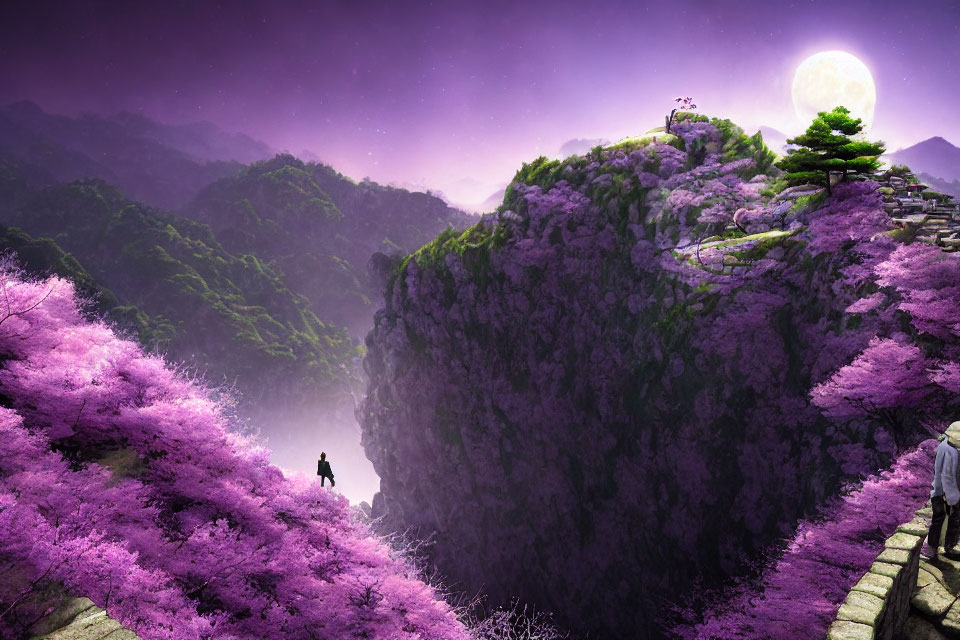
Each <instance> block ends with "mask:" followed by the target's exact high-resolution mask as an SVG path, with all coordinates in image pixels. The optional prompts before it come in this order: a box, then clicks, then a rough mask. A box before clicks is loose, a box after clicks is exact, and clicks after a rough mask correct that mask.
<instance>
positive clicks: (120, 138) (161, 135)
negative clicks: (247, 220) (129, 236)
mask: <svg viewBox="0 0 960 640" xmlns="http://www.w3.org/2000/svg"><path fill="white" fill-rule="evenodd" d="M0 152H3V153H11V154H14V155H16V156H19V157H20V158H22V159H23V160H25V161H27V162H29V163H31V164H34V165H37V166H40V167H43V168H44V169H46V170H47V171H49V172H50V174H51V175H53V176H54V177H55V178H56V179H58V180H61V181H69V180H76V179H79V178H87V177H98V178H101V179H103V180H106V181H107V182H110V183H111V184H114V185H116V186H118V187H120V188H121V189H123V191H124V192H125V193H127V194H128V195H129V196H131V197H133V198H136V199H138V200H141V201H143V202H145V203H147V204H150V205H153V206H157V207H163V208H176V207H179V206H182V205H183V204H185V203H186V202H187V201H189V200H190V198H192V197H193V196H194V195H195V194H196V193H197V192H198V191H199V190H200V189H201V188H202V187H204V186H205V185H207V184H209V183H210V182H213V181H214V180H217V179H219V178H223V177H225V176H228V175H233V174H235V173H236V172H237V171H238V170H239V169H240V166H241V164H244V163H249V162H254V161H256V160H263V159H265V158H268V157H270V156H271V155H272V154H273V152H272V150H271V149H270V147H268V146H267V145H266V144H265V143H263V142H260V141H258V140H254V139H253V138H250V137H249V136H246V135H244V134H239V133H226V132H224V131H222V130H221V129H219V128H218V127H216V126H215V125H213V124H211V123H209V122H196V123H191V124H185V125H164V124H159V123H157V122H154V121H152V120H150V119H148V118H145V117H143V116H141V115H138V114H134V113H126V112H125V113H119V114H116V115H113V116H100V115H95V114H83V115H80V116H77V117H68V116H61V115H53V114H49V113H46V112H45V111H43V110H42V109H41V108H40V107H39V106H38V105H36V104H35V103H33V102H26V101H24V102H15V103H13V104H10V105H7V106H5V107H2V108H0Z"/></svg>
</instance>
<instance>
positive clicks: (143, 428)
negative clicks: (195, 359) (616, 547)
mask: <svg viewBox="0 0 960 640" xmlns="http://www.w3.org/2000/svg"><path fill="white" fill-rule="evenodd" d="M0 291H2V294H0V354H2V360H0V364H2V366H0V394H2V395H3V397H4V400H5V404H6V408H2V409H0V559H2V562H3V566H4V571H3V575H2V577H0V603H2V607H0V636H2V637H24V636H25V634H26V629H27V628H28V627H29V625H30V623H31V621H33V620H36V619H37V618H39V617H40V616H42V615H43V614H44V613H46V612H48V611H49V610H50V608H51V607H52V606H53V605H55V604H56V599H55V598H53V596H52V595H51V594H53V593H62V592H63V591H64V590H65V591H66V592H67V593H69V594H72V595H74V596H78V597H79V596H87V597H89V598H90V599H92V600H93V601H94V602H95V603H96V604H97V605H99V606H101V607H105V608H106V610H107V612H108V613H109V614H110V615H111V616H112V617H114V618H116V619H117V620H119V621H120V622H122V623H123V624H124V625H125V626H127V627H128V628H130V629H132V630H134V631H135V632H136V633H137V634H138V635H139V637H141V638H143V639H144V640H152V639H156V640H160V639H162V640H177V639H183V640H198V639H204V638H210V639H213V638H224V639H227V638H229V639H231V640H234V639H236V640H239V639H243V638H249V639H253V638H268V637H282V638H298V639H303V640H313V639H319V638H330V639H337V640H339V639H342V638H348V637H376V638H387V637H389V638H398V639H400V638H410V639H411V640H412V639H413V638H435V639H444V640H447V639H454V638H456V639H466V638H468V637H469V635H468V632H467V631H466V629H465V628H464V627H463V626H462V625H461V624H460V623H459V622H458V620H457V618H456V615H455V612H454V611H453V610H452V609H451V607H450V606H448V605H447V604H446V603H444V602H443V601H442V600H440V599H439V598H438V597H437V594H436V593H435V591H434V590H433V588H431V587H430V586H428V585H427V584H425V583H423V582H421V581H420V580H418V579H417V577H416V575H415V574H416V572H415V570H414V568H413V567H412V566H411V565H410V564H409V563H408V562H407V561H405V560H403V559H400V558H398V557H396V555H395V554H394V553H393V552H392V551H391V549H390V548H389V547H387V546H385V545H384V544H383V543H382V542H381V541H380V540H379V539H378V538H376V537H375V536H373V535H372V534H371V533H370V531H369V530H368V529H367V528H366V527H365V526H364V525H361V524H358V523H357V522H354V521H353V520H352V518H351V516H350V512H349V505H348V504H347V502H346V500H344V499H343V498H341V497H339V496H337V495H335V494H333V493H330V492H328V491H325V490H323V489H321V488H320V486H319V484H318V483H317V482H315V481H312V480H310V479H308V478H306V477H304V476H296V475H295V476H292V477H284V475H283V473H282V472H281V471H280V470H279V469H278V468H276V467H273V466H271V465H270V464H268V452H266V451H265V450H263V449H262V448H260V447H258V446H256V445H255V444H254V443H252V442H250V441H247V440H246V439H245V438H243V437H241V436H238V435H235V434H233V433H231V432H230V431H228V426H229V423H228V421H227V420H226V418H225V417H224V416H223V415H222V412H221V407H220V405H218V404H217V403H216V402H214V401H213V400H211V399H210V397H209V395H208V393H207V392H206V391H205V390H204V389H203V388H202V387H200V386H199V385H197V384H195V383H192V382H190V381H188V380H186V379H184V378H183V377H182V376H180V375H179V374H177V373H176V372H174V371H172V370H170V369H169V368H167V367H166V366H165V364H164V362H163V361H162V360H160V359H158V358H155V357H149V356H146V355H144V354H143V352H142V351H141V350H140V348H139V347H138V346H137V345H135V344H134V343H132V342H128V341H124V340H120V339H118V338H117V337H116V336H115V335H114V334H113V333H112V332H111V331H110V329H108V328H107V327H106V326H105V325H103V324H101V323H96V322H89V321H86V320H84V319H83V317H82V316H81V313H80V311H79V310H78V308H77V303H76V300H75V297H74V292H73V288H72V286H71V285H70V284H68V283H67V282H65V281H62V280H59V279H56V278H53V279H50V280H47V281H41V282H32V281H26V280H24V279H23V278H22V276H21V275H20V274H18V273H17V272H15V271H14V270H12V269H11V268H10V266H9V265H4V266H3V268H2V269H0Z"/></svg>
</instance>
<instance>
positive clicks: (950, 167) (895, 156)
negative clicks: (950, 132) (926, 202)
mask: <svg viewBox="0 0 960 640" xmlns="http://www.w3.org/2000/svg"><path fill="white" fill-rule="evenodd" d="M886 158H887V159H888V160H889V161H890V162H891V163H892V164H905V165H907V166H908V167H910V169H912V170H913V172H914V173H917V174H919V173H921V172H922V173H926V174H929V175H931V176H934V177H936V178H940V179H941V180H946V181H948V182H951V181H954V180H960V147H956V146H954V145H953V144H951V143H950V142H949V141H947V140H945V139H943V138H941V137H940V136H935V137H933V138H929V139H927V140H924V141H923V142H918V143H917V144H915V145H913V146H912V147H907V148H906V149H900V150H899V151H895V152H894V153H890V154H887V156H886ZM931 186H932V185H931Z"/></svg>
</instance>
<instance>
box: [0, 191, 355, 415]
mask: <svg viewBox="0 0 960 640" xmlns="http://www.w3.org/2000/svg"><path fill="white" fill-rule="evenodd" d="M4 183H5V184H10V185H14V186H15V187H16V188H17V189H19V195H18V197H17V198H16V199H15V200H13V201H11V200H5V204H2V205H0V215H2V217H0V222H3V223H5V224H7V225H12V226H16V227H19V228H20V229H22V231H21V230H20V229H5V230H4V232H3V233H2V234H0V241H2V244H3V246H4V247H5V248H8V249H11V250H13V251H16V252H17V253H19V254H21V255H20V259H21V261H22V262H23V263H24V265H25V266H26V267H27V268H29V269H30V270H33V271H38V270H52V271H56V272H57V273H61V274H63V275H67V276H69V277H71V278H73V279H74V280H76V281H78V282H79V283H81V287H82V288H86V289H88V290H89V291H90V292H92V293H95V294H98V295H99V308H100V309H99V310H100V311H101V312H103V313H105V314H106V315H108V316H111V317H114V318H115V319H117V320H120V321H123V322H124V323H126V324H128V325H132V327H133V328H134V329H136V330H137V331H138V332H139V334H140V336H141V339H142V340H143V341H144V342H146V343H147V344H149V345H151V346H153V347H155V348H157V349H158V350H161V351H165V352H167V353H168V354H169V355H170V356H171V357H172V358H173V359H174V360H178V361H183V362H186V363H188V364H191V365H194V366H196V367H198V368H199V369H200V370H202V371H204V372H206V373H207V375H208V376H209V377H210V378H211V379H212V381H214V382H217V383H220V382H223V381H226V382H228V383H234V382H235V383H236V384H237V385H238V386H239V388H240V389H241V390H242V391H243V392H244V396H245V397H246V398H247V399H250V400H254V399H256V398H257V396H258V395H259V393H260V392H261V391H262V390H265V389H268V388H269V390H270V394H271V395H272V396H276V394H277V393H282V391H283V390H284V389H287V390H290V391H294V390H300V389H302V387H303V386H307V387H311V388H318V387H323V386H326V385H327V384H329V383H331V382H333V381H335V380H337V379H338V378H341V377H342V376H343V375H344V372H345V371H347V370H348V369H349V367H348V366H347V364H348V362H350V361H351V360H352V359H353V358H354V357H355V356H356V354H357V348H356V347H355V346H354V345H352V344H351V342H350V340H349V339H348V337H347V335H346V333H345V332H344V331H343V330H342V329H340V328H339V327H336V326H333V325H330V324H326V323H324V322H322V321H321V320H320V319H318V318H317V316H316V315H315V314H314V313H313V312H312V311H311V310H310V309H309V305H308V304H307V301H306V300H305V299H304V298H303V297H302V296H300V295H297V294H296V293H294V292H293V291H291V290H290V289H289V288H288V287H287V286H286V285H285V283H284V282H283V281H282V280H281V279H280V278H279V277H278V275H277V274H276V273H275V272H274V271H273V270H271V269H270V268H269V267H268V266H265V265H264V264H262V263H261V261H260V260H259V259H258V258H257V257H255V256H253V255H245V254H232V253H230V252H228V251H226V250H225V249H224V248H223V247H222V246H221V245H220V244H219V243H218V242H217V240H216V239H215V238H214V236H213V234H212V232H211V231H210V229H209V228H208V227H207V226H205V225H202V224H199V223H197V222H194V221H192V220H188V219H186V218H182V217H177V216H173V215H170V214H166V213H162V212H160V211H157V210H154V209H151V208H149V207H146V206H144V205H141V204H138V203H135V202H132V201H130V200H128V199H127V198H125V197H124V196H123V194H121V193H120V192H119V191H118V190H116V189H114V188H113V187H111V186H109V185H107V184H105V183H104V182H102V181H98V180H87V181H80V182H75V183H71V184H69V185H57V186H52V187H40V188H31V187H29V186H25V182H24V181H20V182H17V181H16V180H12V179H7V180H6V181H4ZM11 202H12V204H7V203H11ZM36 238H45V240H37V239H36ZM67 253H68V254H69V255H66V254H67ZM81 265H82V266H81ZM291 381H292V382H291ZM278 383H279V384H278Z"/></svg>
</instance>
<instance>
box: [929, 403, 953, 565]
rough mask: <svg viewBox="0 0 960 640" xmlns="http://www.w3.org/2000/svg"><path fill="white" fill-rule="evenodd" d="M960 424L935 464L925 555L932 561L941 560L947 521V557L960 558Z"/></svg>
mask: <svg viewBox="0 0 960 640" xmlns="http://www.w3.org/2000/svg"><path fill="white" fill-rule="evenodd" d="M958 447H960V421H958V422H954V423H953V424H951V425H950V426H949V427H948V428H947V430H946V432H945V433H944V438H943V439H942V440H941V441H940V446H938V447H937V459H936V462H934V465H933V491H931V492H930V502H931V505H932V506H933V519H932V521H931V522H930V533H929V534H928V535H927V546H926V547H924V555H925V556H927V558H928V559H930V560H931V561H935V560H936V559H937V554H938V553H939V551H940V533H941V531H942V530H943V521H944V520H946V521H947V534H946V536H945V538H944V541H943V546H944V549H946V552H945V553H944V555H946V556H947V557H949V558H951V559H954V558H960V555H958V554H956V552H954V550H953V548H954V547H955V546H956V544H957V543H958V542H960V509H958V505H960V487H958V486H957V473H958V472H960V452H958V451H957V448H958Z"/></svg>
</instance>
